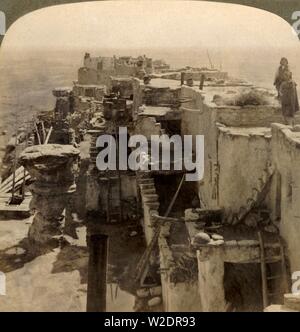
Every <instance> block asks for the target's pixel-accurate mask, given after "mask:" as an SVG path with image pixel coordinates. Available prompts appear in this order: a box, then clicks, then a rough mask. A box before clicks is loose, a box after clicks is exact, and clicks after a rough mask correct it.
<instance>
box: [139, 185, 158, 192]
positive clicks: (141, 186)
mask: <svg viewBox="0 0 300 332" xmlns="http://www.w3.org/2000/svg"><path fill="white" fill-rule="evenodd" d="M140 188H141V190H142V191H143V190H148V189H155V186H154V183H149V184H140Z"/></svg>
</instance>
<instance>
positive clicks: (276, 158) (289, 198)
mask: <svg viewBox="0 0 300 332" xmlns="http://www.w3.org/2000/svg"><path fill="white" fill-rule="evenodd" d="M299 140H300V133H299V132H292V131H291V129H290V127H288V126H284V125H280V124H273V125H272V156H273V163H274V164H275V167H276V172H277V173H276V177H275V178H274V181H276V182H277V183H276V187H277V190H276V192H277V195H276V193H274V194H273V206H274V210H275V209H277V210H278V208H279V207H280V216H281V220H280V233H281V236H282V237H283V238H284V239H285V241H286V243H287V245H288V254H289V259H290V263H291V272H294V271H299V270H300V256H299V253H300V241H299V235H300V204H299V202H300V173H299V169H300V145H299ZM276 196H279V197H277V198H276Z"/></svg>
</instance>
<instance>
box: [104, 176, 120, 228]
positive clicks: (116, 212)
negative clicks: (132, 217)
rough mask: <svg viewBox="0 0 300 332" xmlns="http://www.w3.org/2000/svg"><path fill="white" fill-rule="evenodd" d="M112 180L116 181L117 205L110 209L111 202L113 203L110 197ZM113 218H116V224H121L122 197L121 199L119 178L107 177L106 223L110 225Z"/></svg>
mask: <svg viewBox="0 0 300 332" xmlns="http://www.w3.org/2000/svg"><path fill="white" fill-rule="evenodd" d="M114 180H117V181H118V194H119V197H118V198H119V203H120V204H119V205H118V206H117V207H114V208H112V206H111V202H112V201H114V198H113V197H112V182H113V181H114ZM114 216H117V217H118V222H122V219H123V211H122V197H121V188H120V178H119V177H114V178H112V177H109V176H108V177H107V214H106V221H107V223H110V222H111V220H112V219H113V217H114Z"/></svg>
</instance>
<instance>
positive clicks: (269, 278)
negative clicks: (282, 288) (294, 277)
mask: <svg viewBox="0 0 300 332" xmlns="http://www.w3.org/2000/svg"><path fill="white" fill-rule="evenodd" d="M281 277H282V275H281V274H278V275H275V276H270V277H267V279H268V280H273V279H280V278H281Z"/></svg>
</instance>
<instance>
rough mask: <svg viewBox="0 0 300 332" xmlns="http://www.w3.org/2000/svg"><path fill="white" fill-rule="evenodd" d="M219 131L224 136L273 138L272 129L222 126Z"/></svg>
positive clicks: (220, 125)
mask: <svg viewBox="0 0 300 332" xmlns="http://www.w3.org/2000/svg"><path fill="white" fill-rule="evenodd" d="M217 127H218V130H219V131H220V132H222V133H224V134H228V135H233V136H245V137H250V136H263V137H265V138H271V137H272V134H271V128H267V127H227V126H224V125H222V124H219V125H217Z"/></svg>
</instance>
